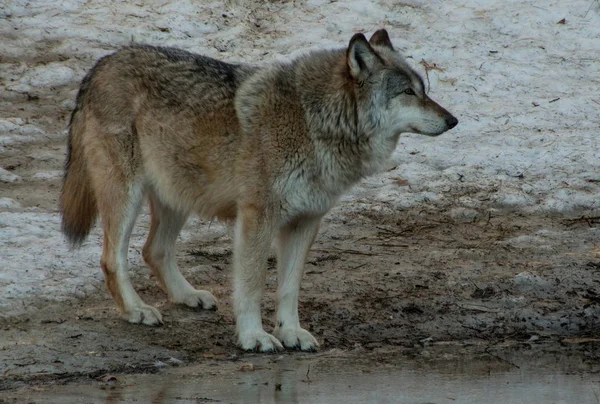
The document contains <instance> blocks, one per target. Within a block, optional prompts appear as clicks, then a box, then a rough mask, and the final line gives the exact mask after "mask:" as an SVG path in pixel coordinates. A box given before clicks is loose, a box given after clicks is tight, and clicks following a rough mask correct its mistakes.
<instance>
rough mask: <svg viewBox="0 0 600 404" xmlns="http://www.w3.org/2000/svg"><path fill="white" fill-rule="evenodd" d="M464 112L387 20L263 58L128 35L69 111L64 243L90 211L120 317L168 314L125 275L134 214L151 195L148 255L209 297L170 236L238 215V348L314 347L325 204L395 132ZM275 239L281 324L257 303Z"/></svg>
mask: <svg viewBox="0 0 600 404" xmlns="http://www.w3.org/2000/svg"><path fill="white" fill-rule="evenodd" d="M457 123H458V120H457V119H456V118H455V117H454V116H453V115H452V114H450V113H449V112H448V111H447V110H446V109H444V108H442V107H441V106H440V105H438V104H437V103H435V102H434V101H433V100H432V99H431V98H429V96H428V95H427V94H426V92H425V86H424V84H423V80H422V78H421V77H420V76H419V74H418V73H416V72H415V70H413V69H412V68H411V67H410V66H409V64H408V63H407V62H406V61H405V59H403V57H402V56H401V55H400V54H399V52H398V51H396V50H395V49H394V47H393V45H392V43H391V41H390V37H389V35H388V33H387V31H386V30H384V29H381V30H378V31H377V32H375V33H374V34H373V36H372V37H371V38H370V39H369V40H367V38H366V37H365V36H364V35H363V34H361V33H358V34H355V35H354V36H353V37H352V38H351V40H350V42H349V44H348V46H347V47H344V48H341V49H336V50H321V51H313V52H310V53H308V54H305V55H303V56H300V57H298V58H296V59H294V60H292V61H290V62H286V63H275V64H272V65H269V66H264V67H257V66H251V65H246V64H231V63H225V62H222V61H218V60H215V59H212V58H209V57H206V56H201V55H197V54H193V53H189V52H186V51H183V50H178V49H173V48H163V47H153V46H148V45H132V46H126V47H123V48H122V49H120V50H118V51H117V52H116V53H113V54H111V55H108V56H105V57H103V58H101V59H100V60H99V61H98V62H97V63H96V64H95V66H94V67H93V68H92V69H91V70H90V71H89V73H88V74H87V75H86V76H85V78H84V79H83V81H82V83H81V86H80V89H79V92H78V94H77V99H76V106H75V108H74V111H73V113H72V115H71V120H70V123H69V135H68V149H67V158H66V164H65V174H64V181H63V187H62V193H61V196H60V201H59V205H60V212H61V215H62V231H63V233H64V234H65V236H66V238H67V239H68V241H69V242H70V244H71V246H73V247H77V246H79V245H81V243H82V242H83V241H84V240H85V238H86V237H87V236H88V234H89V232H90V230H91V228H92V227H93V225H94V223H95V220H96V219H97V216H98V215H99V216H100V218H101V224H102V229H103V232H104V243H103V250H102V256H101V260H100V266H101V268H102V271H103V272H104V277H105V281H106V286H107V288H108V290H109V292H110V294H111V295H112V297H113V298H114V300H115V302H116V305H117V307H118V309H119V310H120V312H121V313H122V316H123V317H124V318H125V319H126V320H128V321H129V322H131V323H141V324H146V325H159V324H162V317H161V314H160V313H159V311H158V310H157V309H156V308H154V307H152V306H150V305H147V304H145V303H144V302H143V301H142V299H141V298H140V297H139V296H138V294H137V293H136V292H135V290H134V288H133V286H132V284H131V281H130V279H129V277H128V271H127V269H128V268H127V267H128V263H127V250H128V243H129V237H130V234H131V231H132V227H133V226H134V222H135V219H136V216H137V215H138V213H139V210H140V207H141V205H142V203H143V202H144V201H145V200H148V201H149V205H150V213H151V225H150V231H149V235H148V238H147V241H146V243H145V245H144V247H143V250H142V253H143V258H144V260H145V262H146V263H147V265H148V266H149V267H150V269H151V271H152V272H153V274H154V275H155V277H156V279H157V282H158V284H159V285H160V287H161V288H162V289H163V290H164V291H165V292H166V294H167V295H168V298H169V299H170V300H171V301H172V302H174V303H179V304H184V305H187V306H190V307H196V308H203V309H209V310H211V309H215V308H216V304H217V302H216V299H215V297H214V296H213V295H212V294H211V293H210V292H208V291H205V290H197V289H195V288H194V287H193V286H192V285H191V284H190V283H189V282H188V281H187V280H186V279H185V278H184V277H183V276H182V275H181V273H180V272H179V270H178V268H177V263H176V260H175V242H176V239H177V236H178V234H179V232H180V231H181V229H182V227H183V226H184V224H185V222H186V219H187V217H188V216H189V215H190V214H197V215H199V216H200V217H203V218H206V219H211V220H212V219H214V218H217V219H219V220H222V221H226V222H230V223H232V224H233V227H234V237H233V244H234V246H233V303H234V304H233V311H234V315H235V319H236V335H237V343H238V344H239V346H240V347H241V348H242V349H244V350H256V351H262V352H267V351H273V350H278V349H283V347H286V348H292V349H301V350H303V351H311V350H316V349H317V347H318V346H319V344H318V342H317V340H316V339H315V337H313V336H312V335H311V334H310V333H309V332H308V331H307V330H305V329H304V328H302V327H301V325H300V321H299V317H298V294H299V288H300V281H301V278H302V274H303V270H304V263H305V259H306V257H307V253H308V251H309V248H310V247H311V245H312V243H313V241H314V239H315V236H316V234H317V231H318V228H319V223H320V221H321V219H322V217H323V216H324V215H325V214H326V213H327V212H328V211H329V210H330V209H331V208H332V207H333V206H334V205H335V204H336V202H337V201H338V199H339V198H340V196H341V195H342V194H343V193H344V192H346V191H348V189H349V188H350V187H352V186H353V185H354V184H356V183H357V182H358V181H360V180H361V179H362V178H364V177H366V176H369V175H372V174H374V173H377V172H378V171H380V170H382V169H383V168H385V164H386V160H388V158H389V157H390V155H391V154H392V152H393V151H394V148H395V147H396V143H397V141H398V137H399V136H400V134H401V133H404V132H412V133H417V134H423V135H429V136H437V135H440V134H441V133H443V132H445V131H447V130H449V129H451V128H454V127H455V126H456V125H457ZM272 245H274V246H275V249H276V254H277V276H278V289H277V310H276V319H275V320H276V321H275V324H276V326H275V329H274V330H273V333H272V334H269V333H267V332H266V331H265V330H264V328H263V324H262V318H261V310H260V304H261V299H262V295H263V289H264V283H265V276H266V270H267V260H268V256H269V254H270V251H271V248H272Z"/></svg>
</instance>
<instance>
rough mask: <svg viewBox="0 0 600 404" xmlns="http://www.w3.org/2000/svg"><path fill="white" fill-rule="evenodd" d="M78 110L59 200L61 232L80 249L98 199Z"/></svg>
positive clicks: (75, 111)
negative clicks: (92, 180) (93, 184)
mask: <svg viewBox="0 0 600 404" xmlns="http://www.w3.org/2000/svg"><path fill="white" fill-rule="evenodd" d="M81 95H82V94H81V92H80V94H79V96H78V100H77V101H78V103H77V104H78V106H77V107H76V108H75V110H74V111H73V114H72V115H71V122H70V123H69V140H68V146H67V160H66V162H65V174H64V177H63V187H62V192H61V195H60V199H59V207H60V212H61V214H62V231H63V233H64V235H65V236H66V237H67V240H68V241H69V244H70V245H71V247H78V246H80V245H81V243H83V241H84V240H85V239H86V237H87V236H88V234H89V233H90V231H91V230H92V227H93V226H94V223H95V221H96V217H97V216H98V207H97V204H96V197H95V195H94V190H93V188H92V184H91V180H90V175H89V173H88V169H87V167H86V162H85V158H84V153H83V144H82V137H83V133H82V132H83V130H84V125H83V122H82V120H83V116H82V111H81V109H80V105H79V102H80V101H81V100H80V99H79V98H80V96H81Z"/></svg>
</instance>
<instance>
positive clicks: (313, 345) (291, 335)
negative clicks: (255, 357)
mask: <svg viewBox="0 0 600 404" xmlns="http://www.w3.org/2000/svg"><path fill="white" fill-rule="evenodd" d="M274 334H275V335H276V336H277V338H279V340H280V341H281V342H282V343H283V345H284V346H285V347H286V348H289V349H300V350H301V351H311V352H313V351H316V350H317V349H318V348H319V343H318V342H317V340H316V338H315V337H313V336H312V335H311V333H309V332H308V331H306V330H305V329H304V328H301V327H285V326H283V327H277V328H276V329H275V332H274Z"/></svg>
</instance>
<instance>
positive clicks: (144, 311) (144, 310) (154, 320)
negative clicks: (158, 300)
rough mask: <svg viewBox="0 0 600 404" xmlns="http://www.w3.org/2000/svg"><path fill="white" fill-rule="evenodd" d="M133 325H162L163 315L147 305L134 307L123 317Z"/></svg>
mask: <svg viewBox="0 0 600 404" xmlns="http://www.w3.org/2000/svg"><path fill="white" fill-rule="evenodd" d="M123 317H125V319H126V320H127V321H129V322H130V323H132V324H144V325H150V326H157V325H162V324H163V320H162V315H161V314H160V312H159V311H158V310H157V309H155V308H154V307H152V306H149V305H147V304H144V305H140V306H137V307H133V308H131V309H129V310H127V313H125V314H124V315H123Z"/></svg>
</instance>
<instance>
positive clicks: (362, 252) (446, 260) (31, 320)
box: [0, 89, 600, 389]
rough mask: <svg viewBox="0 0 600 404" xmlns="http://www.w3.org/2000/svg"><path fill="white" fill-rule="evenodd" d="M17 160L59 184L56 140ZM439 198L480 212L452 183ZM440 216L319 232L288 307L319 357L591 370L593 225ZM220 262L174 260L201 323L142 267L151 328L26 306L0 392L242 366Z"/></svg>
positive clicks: (11, 165) (342, 210)
mask: <svg viewBox="0 0 600 404" xmlns="http://www.w3.org/2000/svg"><path fill="white" fill-rule="evenodd" d="M73 90H74V89H68V90H67V91H71V92H72V91H73ZM62 97H64V95H62V94H53V95H48V96H47V97H45V98H44V99H42V98H39V99H38V98H36V99H27V98H16V99H14V100H12V101H13V102H15V103H17V104H18V110H19V111H21V114H22V117H23V119H29V120H35V121H37V122H38V123H39V122H40V121H41V120H45V123H44V124H45V126H46V127H48V126H50V127H55V129H56V128H59V127H61V126H63V125H64V124H65V122H66V117H67V116H68V113H69V110H68V109H67V108H66V107H63V106H61V104H60V103H59V102H58V101H56V102H53V101H54V100H57V99H61V98H62ZM3 108H6V106H3ZM0 112H3V111H0ZM56 130H59V129H56ZM18 147H20V148H15V149H14V150H12V152H11V153H5V154H4V155H3V156H2V158H1V160H0V166H1V167H3V168H4V169H6V170H9V171H11V172H13V173H15V174H17V175H19V176H21V177H26V176H27V174H30V173H32V172H35V171H36V170H39V169H42V168H43V169H44V170H45V171H48V170H50V171H52V170H60V169H61V166H62V164H63V159H64V153H65V144H64V139H63V138H62V137H58V138H50V139H44V140H43V141H39V142H34V143H28V144H26V145H25V146H18ZM2 186H3V196H7V197H9V198H12V199H14V200H16V201H17V202H19V203H20V204H21V205H22V206H23V207H38V208H40V209H42V210H47V211H55V210H56V202H57V197H58V191H59V189H60V179H58V178H56V179H50V180H47V181H44V182H39V181H38V182H28V181H21V182H17V183H13V184H3V185H2ZM399 186H402V184H401V183H399ZM448 192H451V193H455V194H456V198H459V197H460V196H462V195H466V194H468V195H469V196H471V197H473V198H480V199H485V196H484V195H478V194H477V190H476V189H463V188H461V186H460V183H459V182H457V185H456V188H455V189H450V190H449V191H448ZM452 208H453V207H452V206H439V205H434V204H432V205H431V206H427V205H426V204H425V205H424V206H423V207H421V208H419V209H412V210H411V209H409V210H403V211H395V210H393V209H391V208H390V207H389V206H387V205H385V204H382V203H377V204H374V203H371V202H369V201H365V200H355V201H348V202H345V203H343V204H342V206H340V207H338V208H336V210H335V211H334V212H332V213H331V214H330V215H329V216H328V217H327V218H326V220H325V221H324V224H323V226H322V229H321V232H320V236H319V237H318V239H317V241H316V243H315V245H314V246H313V248H312V251H311V253H310V256H309V259H308V264H307V266H306V274H305V277H304V281H303V284H302V292H301V297H300V313H301V321H302V323H303V324H304V326H305V327H306V328H307V329H309V330H310V331H311V332H312V333H313V334H314V335H315V336H317V338H318V339H319V341H320V343H321V344H322V348H321V350H322V352H327V351H329V350H331V349H336V350H343V351H360V352H371V353H375V354H376V353H378V352H385V351H388V350H400V351H402V352H405V353H406V354H407V355H411V354H413V353H415V352H418V351H419V350H420V349H421V348H422V346H423V345H424V344H428V343H439V342H453V343H455V344H457V345H459V346H463V347H469V346H470V347H473V346H476V347H478V348H476V349H474V350H473V349H471V351H470V352H471V353H473V352H475V353H479V354H483V355H485V354H490V355H491V354H492V353H491V351H490V350H489V349H490V347H496V346H497V345H498V344H499V343H506V342H507V341H512V342H517V343H518V342H527V343H529V344H548V343H555V342H557V343H561V344H563V346H567V345H568V346H575V345H576V346H578V347H579V348H580V350H582V352H583V353H584V355H583V356H582V358H584V359H583V361H584V362H586V363H588V364H589V365H590V366H592V367H593V366H596V365H598V362H599V358H600V352H599V350H598V349H599V347H600V344H599V340H598V339H597V337H598V335H599V334H600V322H599V321H598V319H599V318H600V293H599V292H598V291H599V290H600V256H599V254H600V251H599V250H598V240H599V239H600V237H599V236H600V220H599V219H598V218H590V217H587V218H586V217H570V218H565V217H550V216H544V217H542V216H524V215H521V214H519V213H517V212H510V211H499V210H496V209H492V208H485V209H480V210H479V211H477V214H476V215H473V216H469V217H465V216H461V215H456V211H455V210H453V209H452ZM197 231H198V232H202V231H203V228H202V226H200V227H199V228H198V229H197ZM230 258H231V240H230V238H229V237H227V236H225V237H221V238H218V239H216V240H214V241H212V242H210V243H205V244H198V243H192V242H188V243H182V244H180V246H179V253H178V262H179V263H180V266H181V268H182V271H183V273H184V274H185V275H186V276H187V277H188V279H189V280H190V282H191V283H192V284H195V285H202V287H203V288H208V289H209V290H212V291H213V293H214V294H215V296H216V297H217V298H218V299H219V301H220V306H219V310H218V311H217V312H201V311H200V312H196V311H192V310H189V309H185V308H181V307H176V306H173V305H171V304H169V303H167V302H166V300H165V297H164V295H163V294H162V292H161V291H160V290H159V288H158V287H157V285H156V283H155V282H154V280H153V279H152V278H150V276H149V274H148V271H147V270H146V268H143V267H136V268H132V273H133V278H134V285H136V287H137V288H138V290H139V291H140V294H141V295H142V298H143V299H144V300H145V301H147V302H150V303H151V304H154V305H156V306H157V307H159V309H160V310H161V312H162V313H163V315H164V319H165V325H164V326H162V327H158V328H148V327H144V326H139V325H131V324H128V323H126V322H124V321H122V320H120V319H119V317H118V315H117V312H116V310H115V308H114V304H113V302H112V301H111V300H110V298H109V296H108V293H107V292H106V291H105V290H104V289H103V288H99V289H98V290H97V292H96V293H93V294H91V295H88V296H86V297H84V298H72V299H70V300H68V301H67V302H61V303H54V304H48V303H45V302H40V303H39V304H35V303H28V304H31V306H30V308H29V309H28V310H27V312H26V314H24V315H19V316H5V317H3V318H1V319H0V330H1V333H0V375H2V378H1V379H0V389H12V388H17V387H19V386H27V385H32V384H38V383H46V382H57V381H67V380H72V379H77V378H79V377H84V378H88V377H92V378H95V377H101V376H102V375H105V374H108V373H110V374H115V373H132V372H152V371H156V370H157V369H158V368H159V367H160V366H162V365H164V364H166V365H167V366H168V365H169V364H173V363H177V364H179V362H178V361H183V362H184V363H186V364H190V363H202V362H204V361H215V360H216V361H237V360H240V359H242V358H243V357H244V356H246V355H252V354H246V353H243V352H241V351H239V350H238V349H237V348H236V347H235V344H234V339H233V331H234V326H233V318H232V312H231V302H230V293H231V287H230V276H229V274H230V272H229V266H230ZM273 266H274V261H271V271H270V272H269V275H268V286H267V293H266V300H265V302H264V319H265V326H266V328H267V329H272V327H273V323H272V321H271V318H272V317H273V314H274V307H273V296H274V291H275V288H276V279H275V274H274V270H273ZM98 271H100V269H99V268H98ZM542 346H543V345H542ZM548 346H553V347H556V345H555V344H550V345H548ZM291 355H305V354H300V353H295V354H294V353H291ZM493 355H496V354H493Z"/></svg>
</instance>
